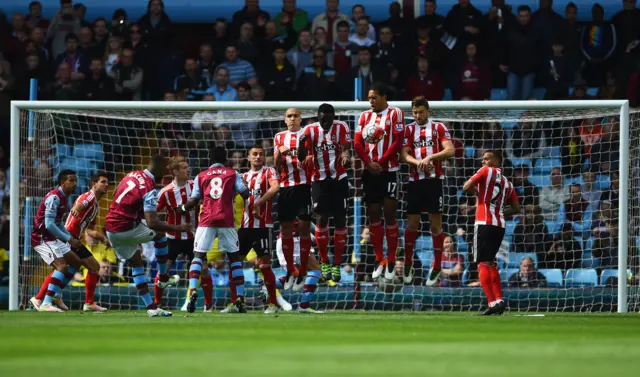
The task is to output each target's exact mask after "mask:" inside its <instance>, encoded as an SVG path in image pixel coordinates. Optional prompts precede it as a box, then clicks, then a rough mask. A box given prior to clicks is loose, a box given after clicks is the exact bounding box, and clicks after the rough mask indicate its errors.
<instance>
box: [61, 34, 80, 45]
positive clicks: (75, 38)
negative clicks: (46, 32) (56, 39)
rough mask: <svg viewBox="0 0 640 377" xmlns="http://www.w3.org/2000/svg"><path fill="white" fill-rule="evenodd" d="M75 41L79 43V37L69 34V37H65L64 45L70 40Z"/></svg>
mask: <svg viewBox="0 0 640 377" xmlns="http://www.w3.org/2000/svg"><path fill="white" fill-rule="evenodd" d="M71 39H73V40H75V41H76V42H78V36H77V35H75V34H74V33H69V34H67V35H65V36H64V43H67V42H69V40H71Z"/></svg>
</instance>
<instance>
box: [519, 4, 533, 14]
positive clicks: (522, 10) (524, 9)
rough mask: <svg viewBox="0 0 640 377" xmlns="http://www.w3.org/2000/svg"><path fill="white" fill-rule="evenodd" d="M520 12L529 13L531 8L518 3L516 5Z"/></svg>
mask: <svg viewBox="0 0 640 377" xmlns="http://www.w3.org/2000/svg"><path fill="white" fill-rule="evenodd" d="M520 12H529V13H531V8H530V7H529V6H528V5H520V6H519V7H518V13H520Z"/></svg>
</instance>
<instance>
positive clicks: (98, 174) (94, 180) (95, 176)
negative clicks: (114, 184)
mask: <svg viewBox="0 0 640 377" xmlns="http://www.w3.org/2000/svg"><path fill="white" fill-rule="evenodd" d="M100 177H105V178H107V181H108V180H109V175H108V174H107V172H106V171H104V170H98V171H97V172H95V173H93V175H91V184H94V183H98V182H99V181H100Z"/></svg>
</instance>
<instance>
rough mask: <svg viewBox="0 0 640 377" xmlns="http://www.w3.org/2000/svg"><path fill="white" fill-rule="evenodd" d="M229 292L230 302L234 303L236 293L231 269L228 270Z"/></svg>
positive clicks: (236, 297)
mask: <svg viewBox="0 0 640 377" xmlns="http://www.w3.org/2000/svg"><path fill="white" fill-rule="evenodd" d="M229 290H230V291H231V302H236V300H237V299H238V292H237V291H236V286H235V285H234V284H233V276H232V275H231V269H229Z"/></svg>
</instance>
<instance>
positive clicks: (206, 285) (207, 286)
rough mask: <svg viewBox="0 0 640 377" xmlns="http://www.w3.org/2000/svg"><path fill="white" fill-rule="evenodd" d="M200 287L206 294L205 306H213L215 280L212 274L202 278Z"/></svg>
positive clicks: (204, 275)
mask: <svg viewBox="0 0 640 377" xmlns="http://www.w3.org/2000/svg"><path fill="white" fill-rule="evenodd" d="M200 286H201V287H202V293H203V294H204V305H205V306H211V305H213V279H212V278H211V273H210V272H209V273H206V274H203V275H201V276H200Z"/></svg>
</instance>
